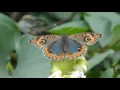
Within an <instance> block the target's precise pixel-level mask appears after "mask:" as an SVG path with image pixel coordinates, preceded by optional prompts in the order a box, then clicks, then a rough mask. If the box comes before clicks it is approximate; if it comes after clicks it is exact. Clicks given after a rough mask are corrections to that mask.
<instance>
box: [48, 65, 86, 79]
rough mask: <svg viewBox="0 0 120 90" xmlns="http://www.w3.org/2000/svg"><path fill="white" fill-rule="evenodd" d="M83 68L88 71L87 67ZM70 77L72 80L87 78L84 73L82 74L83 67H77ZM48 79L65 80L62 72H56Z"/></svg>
mask: <svg viewBox="0 0 120 90" xmlns="http://www.w3.org/2000/svg"><path fill="white" fill-rule="evenodd" d="M82 68H83V69H84V71H85V72H86V71H87V67H86V66H85V65H82ZM69 76H70V78H86V76H85V75H84V72H82V70H81V67H79V66H76V67H75V71H73V72H71V73H70V74H69ZM48 78H64V77H63V76H62V72H61V71H60V70H59V71H56V72H54V73H53V74H52V75H50V76H49V77H48Z"/></svg>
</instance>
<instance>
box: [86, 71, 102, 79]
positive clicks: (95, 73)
mask: <svg viewBox="0 0 120 90" xmlns="http://www.w3.org/2000/svg"><path fill="white" fill-rule="evenodd" d="M100 75H101V73H100V71H88V72H87V75H86V77H87V78H99V77H100Z"/></svg>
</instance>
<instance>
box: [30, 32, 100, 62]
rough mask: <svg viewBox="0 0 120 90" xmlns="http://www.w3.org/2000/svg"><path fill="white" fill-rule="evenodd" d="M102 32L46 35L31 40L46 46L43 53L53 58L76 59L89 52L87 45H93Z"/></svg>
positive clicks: (42, 46)
mask: <svg viewBox="0 0 120 90" xmlns="http://www.w3.org/2000/svg"><path fill="white" fill-rule="evenodd" d="M99 38H101V34H95V33H84V34H73V35H70V36H67V35H66V34H63V35H62V36H59V35H44V36H39V37H36V38H32V39H31V40H29V42H30V43H32V44H34V45H35V46H37V47H40V48H44V49H43V54H44V55H45V56H46V57H48V58H49V59H52V60H63V59H69V60H70V59H76V58H77V57H79V56H82V55H84V54H85V53H86V52H87V47H86V46H85V44H87V45H93V44H95V43H96V42H97V40H98V39H99Z"/></svg>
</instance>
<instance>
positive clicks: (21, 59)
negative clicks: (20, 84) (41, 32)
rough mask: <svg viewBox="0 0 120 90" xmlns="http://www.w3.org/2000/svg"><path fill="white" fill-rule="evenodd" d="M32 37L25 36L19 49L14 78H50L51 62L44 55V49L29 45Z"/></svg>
mask: <svg viewBox="0 0 120 90" xmlns="http://www.w3.org/2000/svg"><path fill="white" fill-rule="evenodd" d="M30 38H32V37H31V36H27V35H25V36H23V37H22V38H21V41H20V44H19V47H18V48H17V50H16V51H17V59H18V61H17V66H16V69H15V71H14V72H13V74H12V76H13V77H19V78H25V77H26V78H45V77H48V76H49V71H50V69H51V67H50V60H48V59H47V58H46V57H45V56H44V55H43V53H42V49H40V48H36V47H35V46H34V45H31V44H29V43H28V40H29V39H30Z"/></svg>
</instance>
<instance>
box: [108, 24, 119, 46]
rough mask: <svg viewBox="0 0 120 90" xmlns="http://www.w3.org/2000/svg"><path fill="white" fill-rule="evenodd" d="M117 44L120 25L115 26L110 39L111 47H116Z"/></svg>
mask: <svg viewBox="0 0 120 90" xmlns="http://www.w3.org/2000/svg"><path fill="white" fill-rule="evenodd" d="M117 42H120V24H119V25H116V26H115V27H114V28H113V30H112V39H111V45H110V46H112V45H113V44H115V45H116V43H117Z"/></svg>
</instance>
